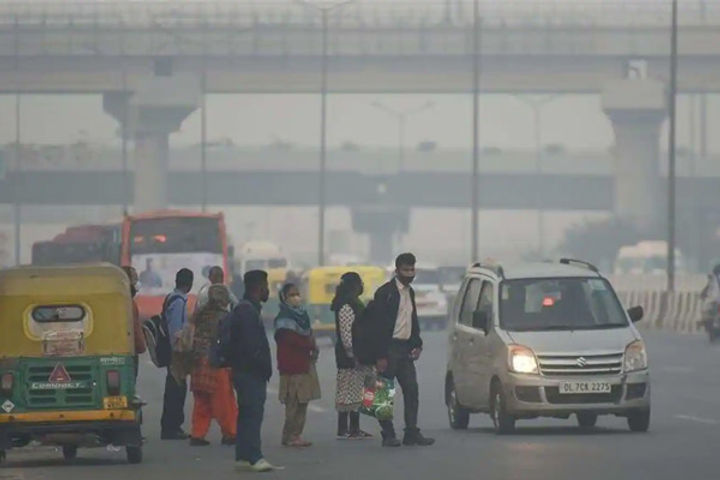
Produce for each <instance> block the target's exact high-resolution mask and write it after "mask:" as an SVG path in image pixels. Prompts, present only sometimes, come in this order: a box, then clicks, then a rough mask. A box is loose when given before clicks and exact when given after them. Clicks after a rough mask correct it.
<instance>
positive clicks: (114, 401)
mask: <svg viewBox="0 0 720 480" xmlns="http://www.w3.org/2000/svg"><path fill="white" fill-rule="evenodd" d="M127 406H128V404H127V397H126V396H124V395H123V396H120V397H105V398H103V407H105V410H113V409H116V408H127Z"/></svg>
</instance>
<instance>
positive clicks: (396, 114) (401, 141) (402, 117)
mask: <svg viewBox="0 0 720 480" xmlns="http://www.w3.org/2000/svg"><path fill="white" fill-rule="evenodd" d="M370 105H372V106H373V107H375V108H377V109H378V110H382V111H383V112H385V113H387V114H388V115H390V116H391V117H392V118H394V119H395V120H396V121H397V122H398V143H397V154H398V170H400V171H403V170H404V169H405V127H406V126H407V120H408V117H410V116H412V115H416V114H418V113H422V112H424V111H426V110H429V109H431V108H433V107H434V106H435V103H434V102H432V101H427V102H425V103H424V104H422V105H420V106H419V107H413V108H410V109H407V110H396V109H394V108H391V107H388V106H387V105H385V104H383V103H380V102H379V101H375V102H373V103H371V104H370Z"/></svg>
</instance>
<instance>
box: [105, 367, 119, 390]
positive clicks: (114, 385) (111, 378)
mask: <svg viewBox="0 0 720 480" xmlns="http://www.w3.org/2000/svg"><path fill="white" fill-rule="evenodd" d="M107 390H108V393H109V394H110V395H120V372H118V371H117V370H108V372H107Z"/></svg>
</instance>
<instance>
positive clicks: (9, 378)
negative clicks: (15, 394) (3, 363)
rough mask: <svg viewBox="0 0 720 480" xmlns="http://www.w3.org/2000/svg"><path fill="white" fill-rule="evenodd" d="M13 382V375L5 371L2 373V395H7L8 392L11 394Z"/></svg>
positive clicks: (0, 384) (0, 383)
mask: <svg viewBox="0 0 720 480" xmlns="http://www.w3.org/2000/svg"><path fill="white" fill-rule="evenodd" d="M14 382H15V377H13V374H12V373H10V372H7V373H3V374H2V380H1V381H0V391H2V394H3V395H5V396H6V397H9V396H10V394H12V390H13V383H14Z"/></svg>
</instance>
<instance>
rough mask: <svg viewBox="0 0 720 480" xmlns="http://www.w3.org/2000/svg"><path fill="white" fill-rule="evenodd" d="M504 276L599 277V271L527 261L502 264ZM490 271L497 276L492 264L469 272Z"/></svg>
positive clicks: (508, 278)
mask: <svg viewBox="0 0 720 480" xmlns="http://www.w3.org/2000/svg"><path fill="white" fill-rule="evenodd" d="M502 271H503V274H502V275H501V277H502V278H504V279H505V280H520V279H526V278H556V277H598V276H600V274H599V273H596V272H594V271H592V270H591V269H589V268H587V267H583V266H576V265H565V264H562V263H551V262H527V263H515V264H508V265H502ZM481 272H482V273H488V272H490V274H491V275H495V276H497V272H496V271H495V270H493V268H492V266H490V267H487V266H480V267H473V268H471V269H470V270H469V273H481Z"/></svg>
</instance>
